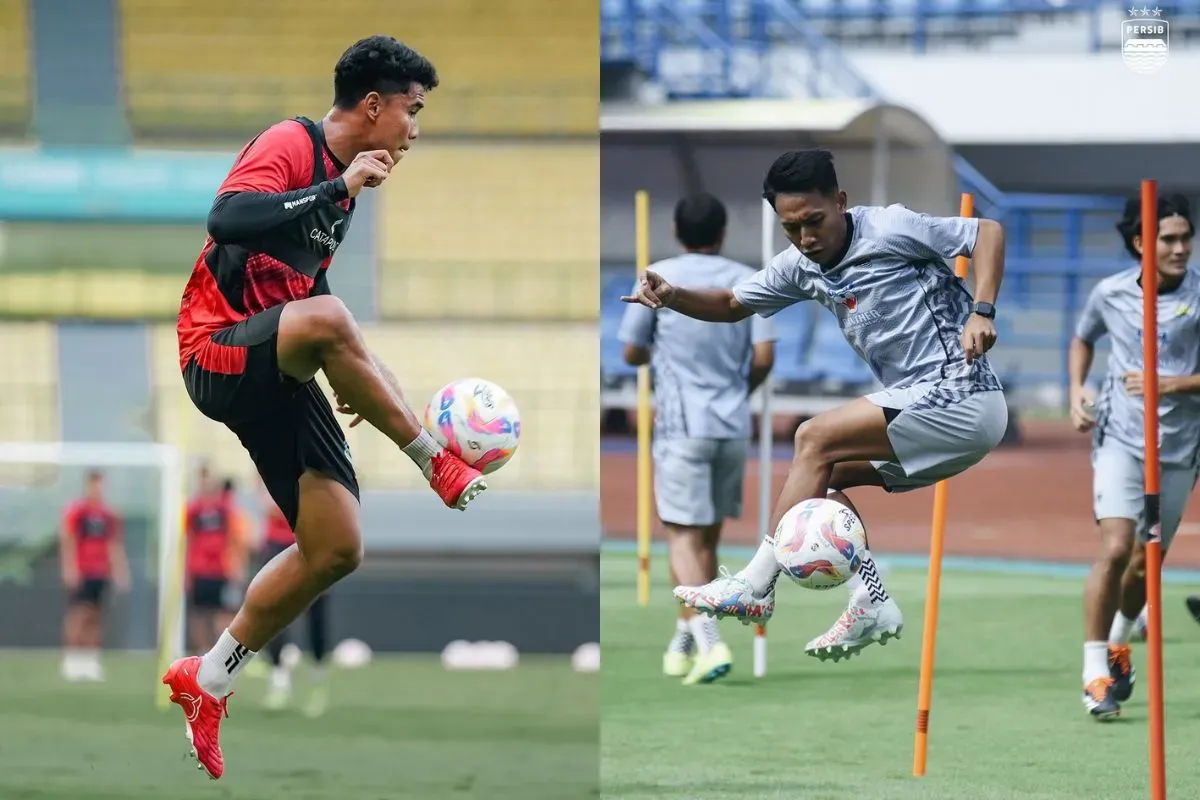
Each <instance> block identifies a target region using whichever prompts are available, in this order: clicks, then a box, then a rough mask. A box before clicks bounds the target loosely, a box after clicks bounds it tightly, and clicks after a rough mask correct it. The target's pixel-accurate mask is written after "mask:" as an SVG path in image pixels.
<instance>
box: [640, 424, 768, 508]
mask: <svg viewBox="0 0 1200 800" xmlns="http://www.w3.org/2000/svg"><path fill="white" fill-rule="evenodd" d="M749 450H750V443H749V441H747V440H746V439H659V440H657V441H655V442H654V499H655V503H656V505H657V506H658V518H659V519H661V520H662V521H663V522H665V523H670V524H674V525H687V526H695V527H702V526H705V525H715V524H717V523H718V522H722V521H723V520H725V519H727V518H737V517H739V516H741V513H742V480H743V478H744V477H745V475H746V457H747V455H748V453H749Z"/></svg>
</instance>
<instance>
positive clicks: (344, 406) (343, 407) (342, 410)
mask: <svg viewBox="0 0 1200 800" xmlns="http://www.w3.org/2000/svg"><path fill="white" fill-rule="evenodd" d="M333 399H334V400H336V401H337V410H338V413H339V414H347V415H350V414H353V415H354V419H352V420H350V427H351V428H353V427H354V426H355V425H357V424H358V423H360V422H362V421H363V418H362V414H359V413H357V412H355V410H354V409H353V408H351V407H350V404H349V403H347V402H346V401H344V400H342V398H340V397H338V396H337V393H336V392H335V393H334V395H333Z"/></svg>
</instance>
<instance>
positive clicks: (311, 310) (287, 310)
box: [275, 295, 361, 383]
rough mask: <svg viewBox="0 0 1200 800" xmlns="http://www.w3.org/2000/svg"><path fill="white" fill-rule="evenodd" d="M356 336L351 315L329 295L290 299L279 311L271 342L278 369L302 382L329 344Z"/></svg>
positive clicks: (322, 359)
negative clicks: (273, 337)
mask: <svg viewBox="0 0 1200 800" xmlns="http://www.w3.org/2000/svg"><path fill="white" fill-rule="evenodd" d="M360 336H361V334H360V333H359V329H358V323H357V322H356V321H355V319H354V316H353V315H352V314H351V313H350V310H349V309H347V308H346V304H345V303H343V302H342V301H341V300H339V299H338V298H336V297H334V296H333V295H318V296H316V297H307V298H305V299H303V300H292V301H291V302H289V303H287V304H286V305H285V306H284V307H283V312H282V313H281V314H280V315H279V334H278V337H277V339H276V343H275V351H276V357H277V359H278V363H279V371H280V372H282V373H283V374H284V375H287V376H289V377H291V378H294V379H295V380H296V381H298V382H300V383H305V382H307V381H309V380H311V379H312V378H313V377H314V376H316V374H317V372H318V371H319V370H320V369H321V365H322V364H324V363H325V359H326V357H327V355H328V352H329V349H330V348H335V347H338V346H340V345H342V344H344V343H346V342H352V341H354V340H356V339H358V338H360Z"/></svg>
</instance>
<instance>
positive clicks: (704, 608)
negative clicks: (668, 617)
mask: <svg viewBox="0 0 1200 800" xmlns="http://www.w3.org/2000/svg"><path fill="white" fill-rule="evenodd" d="M720 573H721V574H720V577H719V578H717V579H716V580H712V581H709V582H708V583H706V584H704V585H703V586H676V587H675V591H674V595H675V597H676V598H678V600H679V602H680V603H682V604H683V605H685V606H687V607H689V608H694V609H696V610H697V611H699V612H700V613H701V614H704V615H706V616H710V617H716V618H717V619H722V618H724V617H733V618H735V619H740V620H741V621H742V624H743V625H749V624H750V623H751V622H754V623H763V622H766V621H767V620H769V619H770V618H771V615H772V614H774V613H775V592H774V590H771V591H769V592H767V594H766V595H765V596H763V597H758V596H757V595H755V594H754V587H753V586H751V585H750V582H749V581H748V580H746V579H745V578H743V577H741V576H740V575H731V574H729V570H727V569H726V568H725V567H721V570H720Z"/></svg>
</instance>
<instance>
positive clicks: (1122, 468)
mask: <svg viewBox="0 0 1200 800" xmlns="http://www.w3.org/2000/svg"><path fill="white" fill-rule="evenodd" d="M1141 224H1142V222H1141V202H1140V200H1139V199H1137V198H1131V199H1130V200H1129V201H1128V202H1127V203H1126V204H1125V214H1124V216H1123V217H1122V219H1121V221H1120V222H1118V223H1117V230H1118V231H1119V232H1120V234H1121V238H1122V239H1123V241H1124V242H1125V249H1126V250H1128V252H1129V254H1130V255H1131V256H1133V257H1134V258H1135V259H1137V260H1138V261H1140V260H1141V257H1142V236H1141ZM1195 232H1196V229H1195V226H1194V225H1193V223H1192V219H1191V210H1190V208H1189V206H1188V202H1187V199H1186V198H1184V197H1181V196H1179V195H1173V196H1170V197H1165V198H1160V199H1159V201H1158V242H1157V244H1156V248H1157V255H1158V375H1159V405H1158V418H1159V442H1160V443H1159V465H1160V471H1159V475H1160V478H1159V481H1160V483H1159V510H1160V514H1159V520H1160V522H1161V535H1162V548H1163V555H1166V552H1167V549H1168V548H1169V547H1170V546H1171V541H1172V540H1173V539H1174V537H1175V531H1176V530H1177V529H1178V527H1179V522H1180V520H1181V519H1182V518H1183V512H1184V509H1185V507H1186V506H1187V500H1188V496H1189V495H1190V494H1191V492H1192V488H1193V487H1194V486H1195V484H1196V475H1197V467H1198V466H1200V374H1197V373H1200V274H1197V273H1196V272H1195V271H1194V270H1189V269H1188V259H1189V258H1191V255H1192V240H1193V237H1194V236H1195ZM1141 273H1142V270H1141V266H1140V265H1138V266H1135V267H1130V268H1129V269H1126V270H1123V271H1121V272H1118V273H1117V274H1115V275H1111V276H1109V277H1108V278H1105V279H1104V280H1102V281H1100V283H1098V284H1097V285H1096V288H1095V289H1093V290H1092V293H1091V294H1090V295H1089V296H1088V299H1087V303H1086V304H1085V305H1084V308H1083V313H1082V314H1081V315H1080V318H1079V323H1078V325H1077V326H1076V329H1075V338H1074V339H1073V340H1072V341H1071V347H1070V358H1069V361H1068V369H1069V372H1070V381H1071V392H1070V405H1071V422H1072V424H1073V425H1074V426H1075V428H1076V430H1078V431H1080V432H1086V431H1093V430H1094V433H1093V443H1092V469H1093V492H1092V511H1093V514H1094V516H1095V519H1096V521H1097V523H1098V525H1099V527H1100V539H1101V547H1102V551H1101V555H1100V558H1099V559H1097V561H1096V563H1095V564H1094V565H1093V566H1092V571H1091V574H1090V575H1089V576H1088V580H1087V584H1086V585H1085V588H1084V643H1083V687H1084V689H1083V704H1084V707H1085V708H1086V709H1087V710H1088V713H1090V714H1091V715H1092V716H1093V717H1094V718H1096V719H1099V720H1105V719H1111V718H1113V717H1116V716H1119V715H1120V713H1121V705H1120V704H1121V703H1123V702H1125V701H1126V700H1128V699H1129V697H1130V696H1131V695H1132V694H1133V684H1134V681H1135V673H1134V669H1133V665H1132V663H1131V661H1130V655H1131V652H1130V648H1129V641H1130V639H1131V638H1132V636H1133V634H1134V632H1135V630H1136V628H1137V620H1138V618H1139V616H1140V613H1141V611H1142V609H1143V607H1144V606H1145V603H1146V561H1145V557H1146V549H1145V546H1144V541H1145V537H1146V533H1147V528H1146V521H1145V518H1144V513H1143V512H1144V510H1145V500H1144V497H1145V483H1144V480H1143V477H1144V459H1145V438H1144V436H1145V434H1144V426H1143V398H1142V389H1143V382H1142V369H1143V366H1144V365H1143V361H1142V285H1141V283H1142V277H1141ZM1105 334H1107V335H1108V336H1109V337H1111V340H1112V352H1111V353H1110V355H1109V358H1108V370H1107V373H1106V375H1105V378H1104V383H1103V385H1102V387H1101V389H1100V394H1099V397H1098V398H1095V399H1094V400H1093V397H1092V395H1091V392H1090V391H1089V390H1088V389H1087V388H1086V386H1085V385H1084V381H1085V380H1086V379H1087V373H1088V370H1089V369H1090V368H1091V366H1092V357H1093V355H1094V353H1095V343H1096V342H1097V341H1098V340H1099V339H1100V338H1101V337H1102V336H1104V335H1105Z"/></svg>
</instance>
